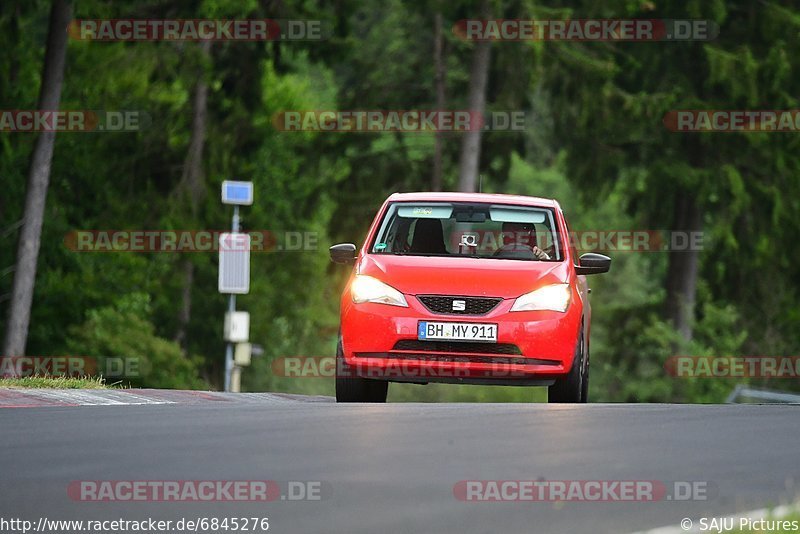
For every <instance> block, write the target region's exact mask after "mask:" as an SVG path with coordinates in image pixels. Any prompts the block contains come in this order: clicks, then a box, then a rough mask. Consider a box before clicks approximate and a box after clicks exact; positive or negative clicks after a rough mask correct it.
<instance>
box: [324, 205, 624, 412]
mask: <svg viewBox="0 0 800 534" xmlns="http://www.w3.org/2000/svg"><path fill="white" fill-rule="evenodd" d="M568 236H569V228H568V226H567V221H566V220H565V218H564V214H563V213H562V211H561V208H560V207H559V205H558V202H556V201H555V200H549V199H543V198H534V197H524V196H511V195H492V194H481V193H403V194H394V195H392V196H390V197H389V198H388V199H387V200H386V202H385V203H384V204H383V206H382V207H381V209H380V211H379V212H378V214H377V216H376V217H375V220H374V221H373V223H372V226H371V227H370V229H369V232H368V234H367V239H366V243H365V244H364V246H362V247H361V250H360V251H359V252H358V253H357V252H356V246H355V245H353V244H351V243H344V244H339V245H334V246H333V247H331V249H330V253H331V259H332V260H333V261H334V262H336V263H353V262H354V263H355V266H354V268H353V273H352V275H351V276H350V279H349V280H348V282H347V286H346V287H345V289H344V292H343V294H342V299H341V333H340V337H339V345H338V349H337V375H336V400H337V401H339V402H386V395H387V389H388V383H389V382H414V383H421V384H425V383H428V382H449V383H466V384H498V385H532V386H549V388H548V401H549V402H586V401H587V390H588V381H589V330H590V328H589V327H590V321H591V308H590V306H589V298H588V297H589V288H588V286H587V284H586V277H585V276H583V275H587V274H594V273H603V272H607V271H608V269H609V267H610V265H611V259H610V258H608V257H606V256H603V255H600V254H593V253H587V254H584V255H582V256H581V257H580V258H578V257H577V255H576V254H575V250H574V248H572V247H571V246H570V240H569V237H568Z"/></svg>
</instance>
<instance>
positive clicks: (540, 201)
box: [388, 192, 560, 209]
mask: <svg viewBox="0 0 800 534" xmlns="http://www.w3.org/2000/svg"><path fill="white" fill-rule="evenodd" d="M388 200H389V201H390V202H491V203H493V204H518V205H524V206H536V207H540V208H559V209H560V206H559V205H558V202H556V201H555V200H554V199H552V198H540V197H528V196H522V195H500V194H494V193H456V192H448V193H431V192H427V193H424V192H418V193H394V194H393V195H391V196H390V197H389V199H388Z"/></svg>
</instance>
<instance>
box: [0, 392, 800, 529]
mask: <svg viewBox="0 0 800 534" xmlns="http://www.w3.org/2000/svg"><path fill="white" fill-rule="evenodd" d="M309 401H313V402H309ZM325 401H330V399H325V398H309V399H304V398H302V397H293V398H290V397H288V396H283V397H280V396H269V395H262V396H260V397H258V396H247V395H246V394H244V395H236V394H229V395H224V394H215V396H213V397H212V396H209V397H208V398H199V399H196V400H195V401H192V402H173V401H165V402H169V403H168V404H152V405H150V404H146V405H124V404H112V405H103V406H37V407H26V408H13V407H11V408H2V409H0V451H1V452H0V454H2V456H0V458H2V459H1V460H0V473H1V474H0V518H6V519H8V518H24V519H28V520H32V521H34V522H36V521H37V520H38V519H39V518H40V517H42V516H45V517H47V518H48V519H50V520H52V519H58V520H66V519H75V520H101V519H120V518H121V519H128V520H134V519H135V520H140V519H146V518H148V517H152V518H161V519H164V520H167V519H169V520H177V519H178V518H192V519H197V518H202V517H208V518H212V517H217V518H219V519H222V518H224V517H229V518H230V517H238V516H254V517H268V518H269V527H270V528H269V532H276V533H284V532H286V533H295V532H297V533H315V532H319V533H328V532H343V533H362V532H363V533H387V534H388V533H392V534H394V533H405V532H409V533H411V532H437V533H439V532H470V533H472V532H478V533H484V532H485V533H517V532H519V533H523V532H525V533H529V532H535V533H540V532H541V533H591V534H599V533H603V532H609V533H611V532H613V533H625V532H635V531H641V530H646V529H650V528H654V527H661V526H675V527H677V526H678V525H679V522H680V521H681V519H683V518H685V517H689V518H695V520H696V518H698V517H701V516H721V515H727V514H731V513H735V512H741V511H746V510H752V509H755V508H761V507H763V506H765V505H775V504H779V503H781V502H786V501H791V500H793V499H795V498H796V496H797V492H796V485H797V483H798V481H799V480H800V452H799V451H800V449H799V448H798V443H800V425H798V421H800V412H799V411H798V407H797V406H786V405H627V404H616V405H609V404H606V405H602V404H597V405H593V404H590V405H582V406H568V405H546V404H385V405H337V404H335V403H333V402H325ZM12 404H13V403H12ZM87 480H88V481H129V480H140V481H141V480H145V481H185V480H195V481H197V480H214V481H217V480H223V481H224V480H269V481H276V482H277V483H278V484H279V486H280V487H281V488H282V489H281V491H282V492H285V491H286V488H287V487H288V483H289V481H294V482H316V483H319V484H318V485H317V486H316V488H317V491H318V492H319V494H320V499H319V500H301V501H293V500H281V499H278V498H276V499H275V500H274V501H271V502H266V503H265V502H246V503H243V502H212V503H209V502H178V503H176V502H138V501H137V502H119V501H115V502H86V501H81V500H76V497H75V495H74V494H68V487H70V483H73V486H72V487H73V488H74V484H75V483H76V482H79V481H87ZM465 480H484V481H485V480H550V481H553V480H556V481H572V480H578V481H585V480H593V481H617V480H635V481H645V480H647V481H660V482H663V483H664V484H665V485H666V486H665V487H667V488H672V487H674V485H672V483H673V482H674V481H683V482H685V481H694V482H697V481H700V482H702V483H703V484H704V485H705V487H706V489H707V496H706V500H691V501H680V502H679V501H676V500H666V497H665V498H663V500H660V501H658V502H640V501H625V502H563V501H560V502H531V501H529V500H528V501H524V502H519V501H515V502H472V501H469V502H468V501H464V500H461V499H459V498H457V497H458V496H463V492H462V493H459V491H458V490H457V489H456V491H454V488H456V487H457V484H458V483H459V481H465ZM95 487H97V486H95ZM305 487H306V488H312V487H314V486H313V485H312V486H305ZM483 487H484V488H485V487H486V486H483ZM320 488H321V489H320ZM462 488H463V486H462ZM283 497H284V498H286V497H287V495H285V494H284V495H283ZM77 499H79V498H77ZM220 531H222V530H220ZM255 532H258V530H256V531H255Z"/></svg>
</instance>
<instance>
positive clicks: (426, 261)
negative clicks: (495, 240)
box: [357, 254, 568, 298]
mask: <svg viewBox="0 0 800 534" xmlns="http://www.w3.org/2000/svg"><path fill="white" fill-rule="evenodd" d="M357 272H358V273H359V274H366V275H369V276H372V277H375V278H377V279H378V280H380V281H382V282H384V283H386V284H389V285H390V286H392V287H394V288H395V289H398V290H399V291H401V292H402V293H405V294H408V295H425V294H434V295H465V296H468V295H474V296H487V297H503V298H516V297H518V296H520V295H522V294H524V293H528V292H530V291H533V290H534V289H537V288H539V287H541V286H544V285H548V284H558V283H564V282H566V281H567V279H568V268H567V264H566V262H563V261H562V262H539V261H522V260H501V259H491V258H469V257H461V258H458V257H455V258H442V257H432V256H390V255H379V254H367V255H365V256H363V257H362V258H361V260H360V261H359V263H358V266H357Z"/></svg>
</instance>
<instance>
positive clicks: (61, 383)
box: [0, 376, 109, 389]
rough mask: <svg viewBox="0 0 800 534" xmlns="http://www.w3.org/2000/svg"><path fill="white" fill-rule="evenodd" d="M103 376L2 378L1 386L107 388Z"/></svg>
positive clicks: (0, 379)
mask: <svg viewBox="0 0 800 534" xmlns="http://www.w3.org/2000/svg"><path fill="white" fill-rule="evenodd" d="M108 387H109V386H107V385H106V381H105V379H104V378H102V377H83V378H70V377H66V376H26V377H21V378H0V388H46V389H107V388H108Z"/></svg>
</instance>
